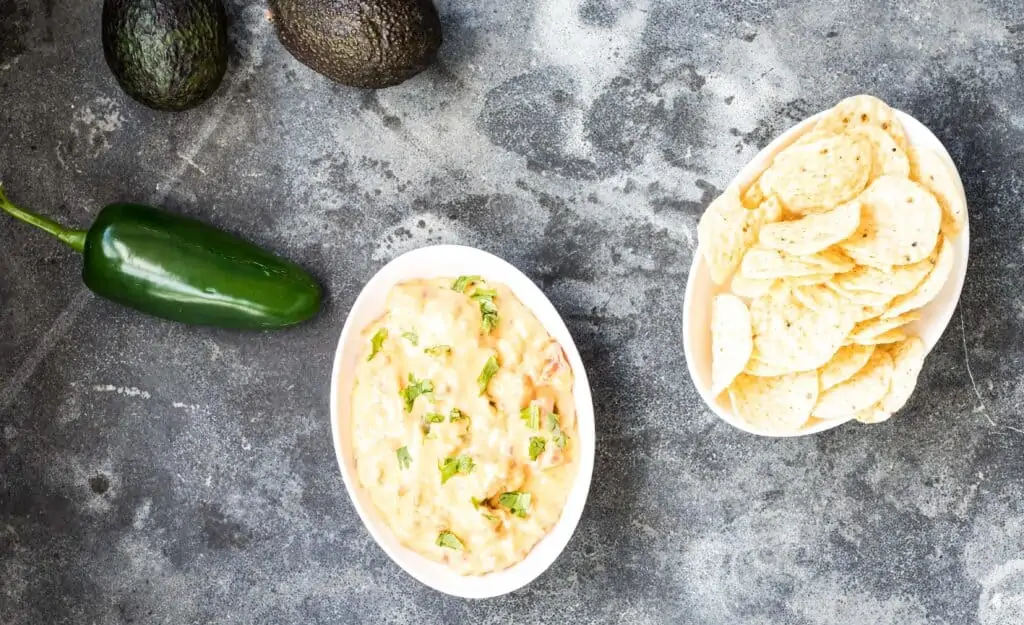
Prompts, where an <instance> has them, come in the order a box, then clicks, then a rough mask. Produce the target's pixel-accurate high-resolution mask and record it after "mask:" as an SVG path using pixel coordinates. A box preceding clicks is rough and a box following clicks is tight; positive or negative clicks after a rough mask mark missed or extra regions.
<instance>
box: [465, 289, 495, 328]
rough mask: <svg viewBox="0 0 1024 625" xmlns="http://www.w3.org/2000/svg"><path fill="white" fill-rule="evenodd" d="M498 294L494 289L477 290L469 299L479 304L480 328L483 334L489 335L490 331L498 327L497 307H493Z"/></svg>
mask: <svg viewBox="0 0 1024 625" xmlns="http://www.w3.org/2000/svg"><path fill="white" fill-rule="evenodd" d="M497 296H498V292H497V291H495V290H494V289H483V288H478V289H476V290H475V291H473V294H472V295H470V296H469V297H470V298H471V299H472V300H473V301H475V302H479V303H480V327H481V328H482V329H483V331H484V334H490V333H491V330H493V329H494V328H496V327H498V307H497V306H495V305H494V298H495V297H497Z"/></svg>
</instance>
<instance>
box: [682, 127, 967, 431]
mask: <svg viewBox="0 0 1024 625" xmlns="http://www.w3.org/2000/svg"><path fill="white" fill-rule="evenodd" d="M827 112H828V111H822V112H821V113H818V114H816V115H813V116H811V117H809V118H807V119H805V120H804V121H802V122H800V123H799V124H797V125H796V126H793V127H792V128H790V129H789V130H787V131H786V132H784V133H783V134H782V135H780V136H779V137H778V138H776V139H775V140H774V141H772V142H771V143H770V144H768V146H767V147H765V148H764V149H763V150H761V151H760V152H758V154H757V156H755V157H754V159H753V160H752V161H750V163H748V164H747V165H746V166H745V167H744V168H743V169H742V170H740V173H739V174H737V176H736V180H735V181H734V182H736V181H739V182H740V184H742V185H746V184H749V183H750V182H753V180H754V179H755V178H756V177H757V176H758V175H759V174H760V172H761V171H763V170H764V169H765V167H766V166H767V165H768V163H769V162H770V161H771V160H772V158H774V157H775V155H776V154H777V153H778V152H780V151H781V150H783V149H784V148H785V147H787V146H788V145H789V144H791V143H793V142H794V141H796V140H797V139H798V138H799V137H800V136H801V135H803V134H804V133H805V132H807V131H808V130H809V129H810V127H811V126H813V125H814V123H815V122H817V121H818V119H819V118H821V117H822V116H823V115H825V113H827ZM895 113H896V117H897V118H898V119H899V120H900V122H902V123H903V127H904V128H905V129H906V131H907V139H908V140H909V141H910V143H911V145H915V146H920V147H927V148H931V149H932V150H935V152H937V153H938V154H939V156H941V157H942V158H943V159H945V160H946V164H947V165H949V166H950V168H951V170H952V171H953V172H954V173H955V174H956V181H957V185H958V186H959V188H960V195H961V197H962V198H963V200H964V206H965V207H966V206H967V198H966V196H965V195H964V187H963V182H962V181H961V180H960V172H959V171H957V168H956V164H955V163H953V159H952V158H951V157H950V156H949V152H947V151H946V148H945V146H943V145H942V142H941V141H939V139H938V137H936V136H935V135H934V134H933V133H932V131H930V130H928V128H927V127H925V125H924V124H922V123H921V122H919V121H917V120H916V119H914V118H913V117H911V116H910V115H908V114H906V113H904V112H903V111H899V110H896V111H895ZM970 238H971V234H970V223H969V220H968V219H967V218H966V215H965V219H964V227H963V230H961V231H960V234H958V235H957V236H956V238H955V239H953V247H954V250H955V256H954V259H953V269H952V272H951V273H950V277H949V280H947V281H946V284H945V286H944V287H943V288H942V291H941V292H940V293H939V295H938V296H937V297H936V298H935V299H934V300H932V301H931V303H929V304H928V305H927V306H925V307H924V308H922V309H921V319H919V320H918V321H915V322H914V323H912V324H909V325H908V326H907V328H908V330H910V331H911V332H912V333H914V334H916V335H917V336H919V337H921V340H922V341H924V344H925V349H926V350H927V352H931V350H932V348H933V347H935V344H936V343H937V342H938V341H939V337H941V336H942V333H943V331H945V329H946V326H947V325H949V320H950V319H952V317H953V313H954V312H955V310H956V305H957V302H958V301H959V300H960V291H961V290H962V289H963V286H964V278H965V277H966V276H967V254H968V250H969V248H970ZM727 291H728V288H727V285H726V286H719V285H716V284H715V283H714V282H712V281H711V274H710V273H709V272H708V266H707V263H706V262H705V260H704V255H703V254H702V253H701V250H700V249H697V250H696V251H695V252H694V254H693V264H692V265H691V266H690V275H689V277H688V278H687V281H686V295H685V296H684V299H683V351H684V352H685V354H686V366H687V368H688V369H689V371H690V377H691V378H692V379H693V384H694V386H696V387H697V391H698V392H699V393H700V396H701V398H702V399H703V400H704V403H706V404H707V405H708V407H709V408H710V409H711V411H712V412H714V413H715V415H716V416H718V418H720V419H722V420H723V421H725V422H726V423H728V424H729V425H731V426H733V427H736V428H739V429H741V430H743V431H744V432H750V433H751V434H758V435H760V436H769V437H776V438H783V437H791V436H805V435H807V434H816V433H818V432H824V431H825V430H830V429H832V428H834V427H837V426H839V425H842V424H843V423H846V422H847V421H850V420H851V419H853V416H852V415H851V416H850V417H849V418H847V419H832V420H829V421H817V422H815V423H811V424H810V425H805V426H804V427H803V428H802V429H800V430H796V431H794V432H785V433H779V432H767V431H762V430H758V429H757V428H755V427H753V426H751V425H750V424H749V423H747V422H746V421H744V420H743V419H741V418H739V417H737V416H736V415H734V414H733V413H732V409H731V407H730V406H729V404H728V401H727V400H726V401H722V400H723V399H725V398H726V395H725V394H722V395H720V396H719V397H717V398H716V397H714V396H713V395H712V394H711V332H710V323H711V300H712V299H713V298H714V296H715V295H718V294H719V293H724V292H727Z"/></svg>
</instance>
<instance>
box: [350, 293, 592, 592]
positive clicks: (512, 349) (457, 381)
mask: <svg viewBox="0 0 1024 625" xmlns="http://www.w3.org/2000/svg"><path fill="white" fill-rule="evenodd" d="M386 310H387V313H385V314H384V315H383V316H382V317H381V318H379V319H377V320H376V321H375V322H373V323H372V324H370V326H369V327H368V328H366V329H365V330H364V337H365V340H366V348H365V352H364V354H363V357H362V358H361V359H360V363H359V365H358V366H357V367H356V371H355V376H356V377H355V382H354V389H353V394H352V447H353V451H354V456H355V463H356V473H357V475H358V479H359V482H360V484H361V485H362V487H363V488H365V489H366V491H367V492H368V493H369V495H370V498H371V499H372V501H373V503H374V506H375V507H376V508H377V512H378V513H379V514H380V515H381V517H382V518H383V519H384V521H385V522H386V523H387V525H388V526H389V527H390V528H391V530H392V531H393V532H394V534H395V536H396V537H397V538H398V540H399V541H400V542H401V543H402V544H403V545H405V546H406V547H408V548H410V549H412V550H414V551H417V552H419V553H421V554H423V555H424V556H427V557H429V558H432V559H434V560H437V561H440V562H444V563H446V564H447V565H448V566H449V567H451V568H452V569H454V570H455V571H458V572H459V573H462V574H465V575H480V574H484V573H488V572H491V571H498V570H501V569H504V568H507V567H509V566H512V565H513V564H515V563H517V562H519V561H521V560H522V559H523V558H525V557H526V555H527V554H528V553H529V552H530V550H531V549H532V548H533V547H534V545H536V544H537V542H538V541H540V539H541V538H543V537H544V535H545V534H546V533H547V532H548V531H549V530H550V529H551V528H552V527H553V526H554V525H555V523H556V522H557V521H558V519H559V517H560V516H561V514H562V508H563V506H564V505H565V501H566V498H567V496H568V494H569V490H570V489H571V487H572V483H573V480H574V479H575V476H576V469H577V467H576V459H577V458H576V456H577V454H576V452H575V434H576V411H575V403H574V401H573V395H572V389H573V372H572V369H571V368H570V366H569V364H568V362H567V361H566V358H565V354H564V353H563V351H562V348H561V346H559V344H558V343H557V342H556V341H555V340H554V339H553V338H552V337H551V336H550V335H549V334H548V333H547V331H546V330H545V329H544V327H543V326H541V324H540V322H539V321H538V320H537V318H536V317H534V315H533V313H531V312H530V311H529V310H528V309H527V308H526V307H525V306H523V304H522V303H521V302H520V301H519V299H518V298H516V296H515V295H514V294H513V293H512V291H510V290H509V289H508V288H507V287H506V286H504V285H502V284H498V283H494V282H487V281H484V280H482V279H480V278H479V277H477V276H462V277H460V278H449V279H431V280H414V281H410V282H404V283H401V284H398V285H396V286H395V287H394V288H392V290H391V292H390V293H389V294H388V299H387V306H386Z"/></svg>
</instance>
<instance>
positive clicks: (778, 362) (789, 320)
mask: <svg viewBox="0 0 1024 625" xmlns="http://www.w3.org/2000/svg"><path fill="white" fill-rule="evenodd" d="M801 288H809V289H814V288H817V287H801ZM750 320H751V324H752V326H753V328H754V351H755V353H756V354H757V357H758V358H759V359H760V360H761V361H762V362H764V363H765V364H767V365H771V366H773V367H776V368H779V369H784V370H787V371H809V370H811V369H817V368H818V367H820V366H822V365H823V364H825V363H826V362H828V361H829V360H830V359H831V358H832V356H834V355H835V353H836V352H837V351H839V348H840V347H842V345H843V342H844V341H845V340H846V337H847V335H849V333H850V330H852V329H853V325H854V323H855V320H854V318H853V317H851V316H850V315H849V314H847V313H846V312H844V310H843V308H842V306H841V300H840V298H838V297H832V298H830V299H829V298H824V297H823V298H821V302H820V307H818V308H810V307H808V306H806V305H804V304H803V303H801V302H800V301H799V300H797V299H796V298H795V297H794V296H793V294H792V292H789V291H785V290H783V289H780V288H773V289H772V290H771V291H769V292H768V294H766V295H764V296H763V297H759V298H757V299H755V300H754V301H753V302H751V305H750Z"/></svg>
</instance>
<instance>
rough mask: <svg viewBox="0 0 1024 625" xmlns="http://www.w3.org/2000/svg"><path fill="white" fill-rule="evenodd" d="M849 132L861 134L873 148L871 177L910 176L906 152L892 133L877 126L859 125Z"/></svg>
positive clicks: (873, 178)
mask: <svg viewBox="0 0 1024 625" xmlns="http://www.w3.org/2000/svg"><path fill="white" fill-rule="evenodd" d="M850 132H851V133H853V134H857V135H861V136H863V137H864V138H865V139H867V140H868V141H869V142H871V146H872V147H873V148H874V162H873V165H872V169H871V179H872V180H876V179H878V178H881V177H882V176H901V177H903V178H906V177H908V176H910V159H908V158H907V153H906V152H905V151H904V150H903V148H901V147H900V146H899V144H898V143H896V140H895V139H893V138H892V135H890V134H889V133H887V132H886V131H884V130H882V129H881V128H880V127H878V126H869V125H861V126H856V127H855V128H851V129H850Z"/></svg>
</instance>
